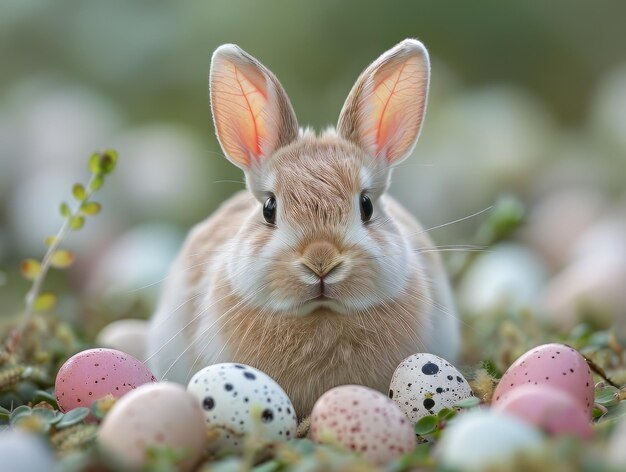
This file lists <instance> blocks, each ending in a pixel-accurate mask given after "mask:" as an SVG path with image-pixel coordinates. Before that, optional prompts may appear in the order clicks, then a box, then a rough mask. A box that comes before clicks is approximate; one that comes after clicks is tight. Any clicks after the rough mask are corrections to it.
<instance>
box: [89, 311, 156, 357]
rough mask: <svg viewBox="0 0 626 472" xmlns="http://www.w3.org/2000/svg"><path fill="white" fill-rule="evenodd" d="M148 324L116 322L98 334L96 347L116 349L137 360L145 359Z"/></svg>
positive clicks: (131, 320)
mask: <svg viewBox="0 0 626 472" xmlns="http://www.w3.org/2000/svg"><path fill="white" fill-rule="evenodd" d="M147 333H148V322H147V321H146V320H133V319H128V320H117V321H114V322H112V323H109V324H108V325H106V326H105V327H104V329H103V330H102V331H100V332H99V333H98V337H97V338H96V343H97V345H98V346H102V347H106V348H111V349H118V350H120V351H122V352H126V353H128V354H130V355H131V356H133V357H136V358H138V359H145V358H146V352H147V347H146V341H147Z"/></svg>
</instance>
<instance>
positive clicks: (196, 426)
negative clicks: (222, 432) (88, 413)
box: [98, 382, 206, 470]
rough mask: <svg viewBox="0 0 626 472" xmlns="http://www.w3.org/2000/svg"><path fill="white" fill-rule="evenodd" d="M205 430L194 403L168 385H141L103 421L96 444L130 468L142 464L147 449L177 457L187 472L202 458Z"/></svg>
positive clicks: (176, 385)
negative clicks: (176, 455) (167, 452)
mask: <svg viewBox="0 0 626 472" xmlns="http://www.w3.org/2000/svg"><path fill="white" fill-rule="evenodd" d="M205 441H206V426H205V424H204V419H203V415H202V410H201V409H200V406H199V405H198V402H197V401H196V399H195V398H194V397H193V396H192V395H190V394H189V393H188V392H187V391H186V390H185V388H184V387H182V386H181V385H178V384H173V383H168V382H157V383H150V384H146V385H142V386H140V387H139V388H137V389H136V390H133V391H132V392H130V393H128V394H127V395H124V397H123V398H121V399H120V400H119V401H118V402H117V403H116V404H115V405H114V406H113V408H112V409H111V411H109V413H108V414H107V416H106V417H105V418H104V421H103V422H102V425H101V426H100V430H99V432H98V443H99V444H100V445H101V447H102V448H103V449H104V450H105V451H107V452H108V453H109V454H112V455H114V456H115V457H116V458H119V459H120V460H121V461H122V462H123V463H124V464H126V465H127V466H130V467H139V466H141V465H144V464H146V462H147V459H148V453H149V450H150V449H155V448H156V449H163V450H170V451H172V452H173V453H176V454H180V455H181V460H180V462H179V463H178V464H177V465H178V467H179V468H180V469H182V470H190V469H191V468H193V466H194V465H195V464H196V463H197V462H198V460H199V458H200V456H201V455H202V451H203V447H204V444H205Z"/></svg>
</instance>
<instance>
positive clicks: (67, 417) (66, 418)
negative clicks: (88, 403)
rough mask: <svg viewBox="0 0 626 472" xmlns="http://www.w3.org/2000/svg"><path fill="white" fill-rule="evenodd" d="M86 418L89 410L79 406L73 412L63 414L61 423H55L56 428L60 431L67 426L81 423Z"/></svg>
mask: <svg viewBox="0 0 626 472" xmlns="http://www.w3.org/2000/svg"><path fill="white" fill-rule="evenodd" d="M87 416H89V408H85V407H84V406H79V407H78V408H74V409H73V410H70V411H68V412H67V413H65V414H64V415H63V418H62V419H61V421H59V422H58V423H57V425H56V427H57V428H58V429H62V428H67V427H68V426H73V425H75V424H78V423H80V422H81V421H83V420H84V419H85V418H87Z"/></svg>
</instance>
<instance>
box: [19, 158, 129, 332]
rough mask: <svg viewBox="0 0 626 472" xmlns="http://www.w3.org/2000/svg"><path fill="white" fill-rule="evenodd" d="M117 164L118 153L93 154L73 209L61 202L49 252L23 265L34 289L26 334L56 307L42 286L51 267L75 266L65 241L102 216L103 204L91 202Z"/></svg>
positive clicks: (76, 189) (75, 189) (29, 297)
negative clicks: (58, 223)
mask: <svg viewBox="0 0 626 472" xmlns="http://www.w3.org/2000/svg"><path fill="white" fill-rule="evenodd" d="M116 163H117V153H116V152H115V151H112V150H108V151H104V152H101V153H94V154H93V155H92V156H91V158H90V159H89V170H90V171H91V177H90V179H89V182H88V183H87V185H82V184H80V183H76V184H74V186H73V188H72V194H73V195H74V199H75V200H76V202H75V203H74V205H70V204H68V203H66V202H62V203H61V206H60V212H61V216H63V218H64V221H63V225H62V226H61V228H60V229H59V231H58V233H57V234H56V235H55V236H48V237H47V238H46V241H45V242H46V245H47V246H48V250H47V251H46V254H45V255H44V257H43V259H42V260H41V261H38V260H36V259H26V260H25V261H24V262H22V265H21V270H22V275H24V277H26V278H27V279H28V280H32V282H33V285H32V286H31V288H30V290H29V291H28V293H27V294H26V308H25V310H24V316H23V318H22V323H21V326H20V329H21V330H23V329H24V327H25V326H26V325H27V324H28V322H29V321H30V319H31V318H32V316H33V314H34V313H35V312H43V311H48V310H50V309H52V308H53V307H54V305H55V303H56V296H55V295H54V294H52V293H49V292H43V293H42V292H41V290H42V286H43V282H44V280H45V278H46V275H47V274H48V271H49V270H50V268H51V267H54V268H57V269H64V268H67V267H69V266H70V265H72V263H73V262H74V254H72V252H70V251H68V250H66V249H61V248H60V246H61V244H62V243H63V240H64V239H65V237H66V236H67V235H68V234H69V232H70V231H77V230H79V229H81V228H82V227H83V225H84V224H85V218H87V217H89V216H92V215H96V214H98V213H100V210H101V209H102V206H101V204H100V203H98V202H95V201H91V197H92V196H93V194H94V193H95V192H96V191H98V190H99V189H100V188H101V187H102V184H103V183H104V180H105V178H106V176H107V175H108V174H110V173H111V172H112V171H113V169H114V168H115V165H116Z"/></svg>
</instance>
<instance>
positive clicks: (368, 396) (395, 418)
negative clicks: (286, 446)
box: [311, 385, 416, 465]
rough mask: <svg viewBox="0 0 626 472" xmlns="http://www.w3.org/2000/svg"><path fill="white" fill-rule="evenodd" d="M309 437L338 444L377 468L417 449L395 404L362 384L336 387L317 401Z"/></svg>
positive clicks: (411, 430) (317, 440) (405, 420)
mask: <svg viewBox="0 0 626 472" xmlns="http://www.w3.org/2000/svg"><path fill="white" fill-rule="evenodd" d="M311 438H312V439H313V440H314V441H316V442H318V443H331V444H332V443H339V444H341V445H342V446H344V447H345V448H347V449H350V450H353V451H356V452H359V453H361V454H362V455H363V457H364V458H365V459H366V460H368V461H370V462H372V463H373V464H376V465H384V464H386V463H388V462H389V461H391V460H393V459H396V458H398V457H400V456H401V455H403V454H406V453H407V452H410V451H412V450H413V449H414V448H415V446H416V440H415V433H414V432H413V427H412V426H411V424H410V422H409V421H408V420H407V419H406V417H405V416H404V414H403V413H402V411H401V410H400V409H399V408H398V407H397V406H396V405H395V403H393V402H392V401H391V400H389V399H388V398H387V397H385V395H383V394H382V393H380V392H378V391H376V390H372V389H371V388H367V387H363V386H361V385H342V386H340V387H335V388H333V389H331V390H329V391H328V392H326V393H324V395H322V396H321V397H320V398H319V399H318V400H317V402H316V403H315V406H314V407H313V411H312V413H311Z"/></svg>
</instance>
